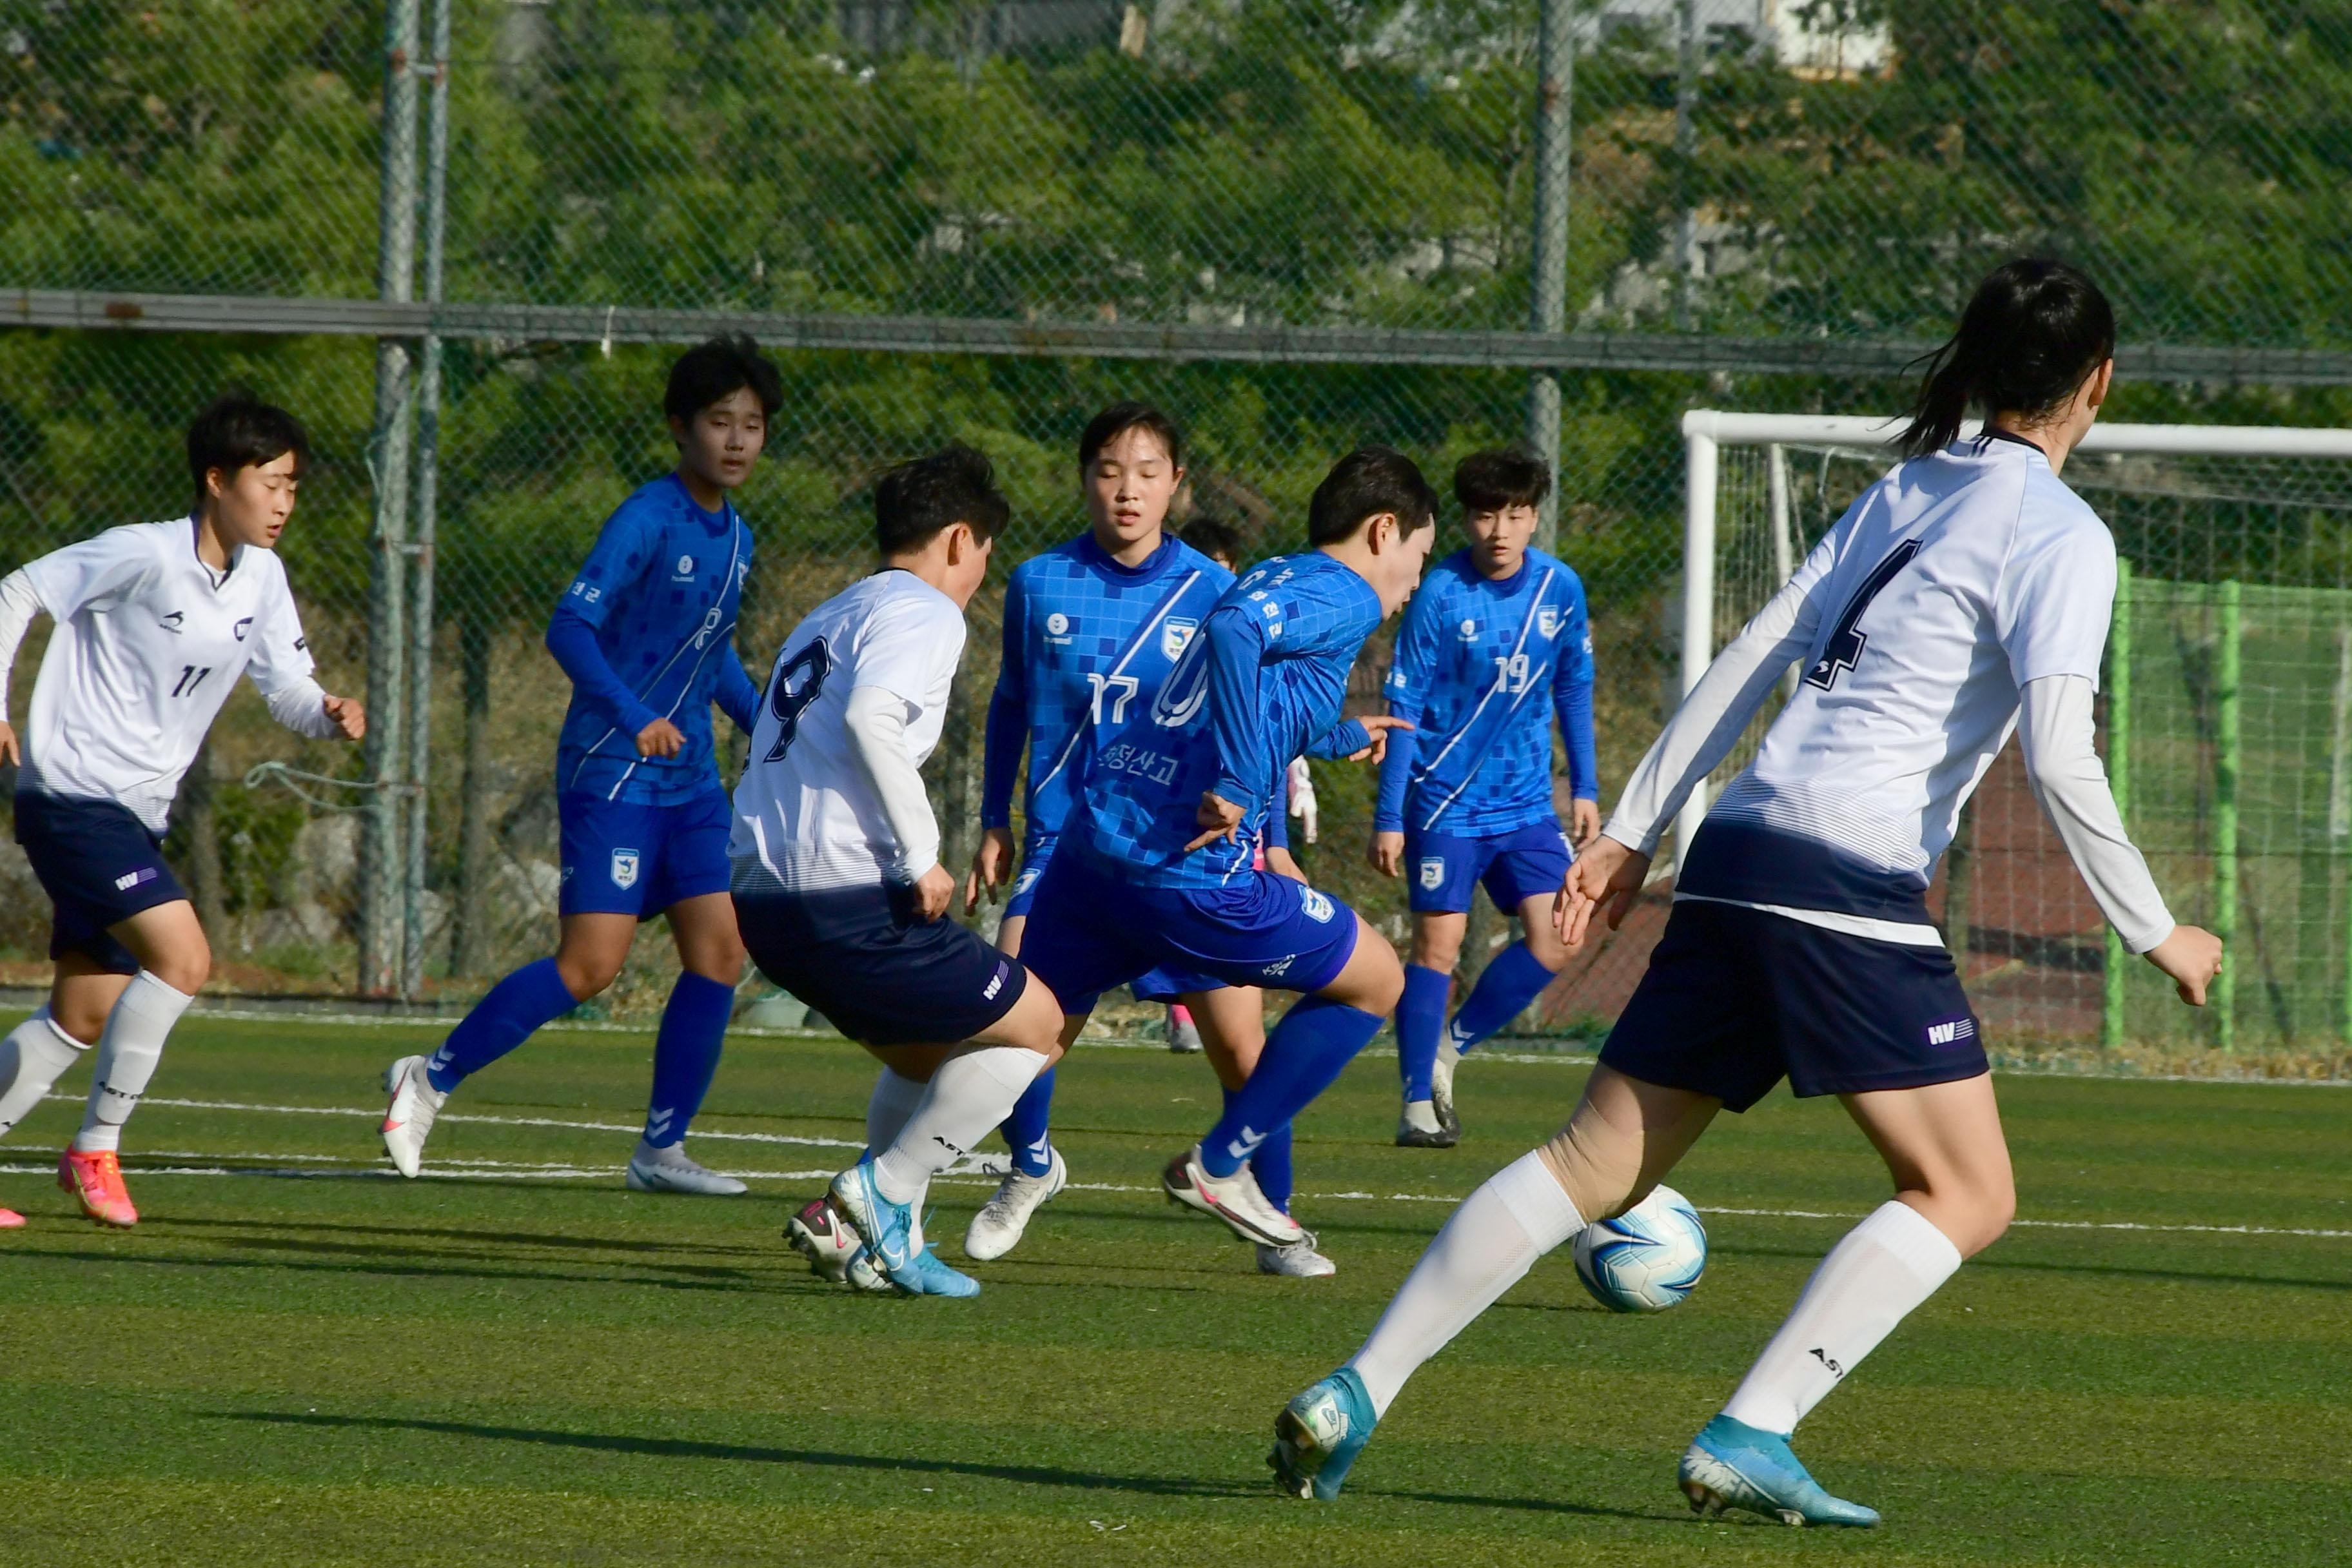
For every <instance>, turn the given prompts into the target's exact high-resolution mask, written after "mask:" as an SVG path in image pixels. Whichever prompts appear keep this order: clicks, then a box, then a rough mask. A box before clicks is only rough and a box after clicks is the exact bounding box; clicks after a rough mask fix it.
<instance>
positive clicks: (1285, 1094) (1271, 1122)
mask: <svg viewBox="0 0 2352 1568" xmlns="http://www.w3.org/2000/svg"><path fill="white" fill-rule="evenodd" d="M1380 1026H1381V1021H1380V1019H1379V1018H1378V1017H1376V1016H1373V1015H1372V1014H1370V1013H1367V1012H1365V1011H1364V1010H1363V1009H1362V1008H1360V1007H1350V1006H1349V1005H1347V1004H1346V1003H1344V1002H1334V1001H1331V1000H1330V999H1328V997H1323V996H1302V997H1300V998H1299V999H1298V1002H1297V1005H1294V1006H1293V1007H1292V1008H1291V1009H1290V1011H1289V1012H1287V1013H1286V1014H1284V1015H1283V1016H1282V1022H1280V1023H1278V1024H1276V1026H1274V1033H1272V1034H1271V1035H1268V1036H1267V1037H1266V1039H1265V1051H1264V1052H1263V1053H1262V1054H1260V1056H1259V1057H1258V1058H1257V1070H1256V1071H1255V1072H1253V1073H1251V1074H1250V1079H1249V1081H1248V1082H1247V1083H1245V1084H1244V1085H1242V1086H1241V1088H1239V1089H1235V1090H1234V1092H1233V1097H1232V1098H1231V1099H1230V1100H1227V1101H1226V1103H1225V1113H1224V1114H1223V1116H1221V1117H1219V1118H1218V1119H1217V1124H1216V1125H1215V1126H1214V1127H1212V1128H1210V1129H1209V1135H1208V1136H1207V1137H1205V1138H1203V1139H1202V1140H1201V1168H1202V1170H1204V1171H1206V1172H1208V1173H1209V1174H1211V1175H1213V1176H1217V1177H1220V1178H1222V1177H1225V1176H1230V1175H1232V1174H1233V1173H1234V1172H1235V1171H1238V1170H1240V1169H1241V1168H1242V1162H1243V1161H1244V1160H1246V1159H1248V1158H1249V1157H1250V1155H1252V1154H1253V1153H1255V1152H1256V1151H1257V1147H1258V1145H1259V1144H1260V1143H1262V1142H1265V1139H1266V1138H1267V1137H1269V1136H1271V1135H1272V1134H1273V1132H1274V1131H1275V1129H1276V1128H1278V1127H1283V1126H1286V1125H1287V1124H1288V1123H1289V1122H1291V1121H1295V1120H1296V1119H1297V1115H1298V1113H1299V1112H1300V1111H1302V1110H1306V1109H1307V1107H1308V1106H1309V1105H1312V1104H1313V1103H1314V1102H1315V1097H1316V1096H1317V1095H1318V1094H1321V1093H1322V1092H1323V1091H1324V1090H1325V1089H1328V1088H1330V1087H1331V1083H1332V1080H1333V1079H1337V1078H1338V1077H1339V1074H1340V1073H1341V1072H1342V1071H1343V1070H1344V1069H1345V1068H1347V1065H1348V1064H1349V1062H1351V1061H1353V1060H1355V1059H1356V1053H1357V1052H1359V1051H1360V1050H1362V1049H1363V1048H1364V1047H1366V1046H1367V1045H1369V1044H1370V1043H1371V1038H1372V1036H1373V1034H1374V1033H1376V1032H1377V1031H1378V1030H1379V1028H1380Z"/></svg>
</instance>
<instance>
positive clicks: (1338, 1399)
mask: <svg viewBox="0 0 2352 1568" xmlns="http://www.w3.org/2000/svg"><path fill="white" fill-rule="evenodd" d="M1379 1423H1380V1417H1379V1416H1377V1415H1373V1414H1372V1396H1371V1394H1369V1393H1368V1392H1366V1390H1365V1388H1364V1380H1363V1379H1362V1378H1360V1377H1359V1376H1357V1375H1356V1369H1355V1368H1353V1367H1350V1366H1343V1367H1341V1368H1340V1369H1339V1371H1337V1372H1335V1373H1332V1374H1331V1375H1330V1376H1328V1377H1327V1378H1325V1379H1324V1380H1323V1381H1322V1382H1320V1383H1318V1384H1316V1385H1315V1386H1314V1387H1312V1388H1310V1389H1308V1390H1307V1392H1306V1393H1304V1394H1300V1395H1298V1397H1297V1398H1296V1399H1293V1400H1292V1401H1291V1402H1290V1403H1289V1404H1288V1405H1284V1406H1283V1407H1282V1414H1281V1415H1277V1416H1276V1417H1275V1418H1274V1452H1273V1453H1272V1454H1270V1455H1268V1456H1267V1457H1266V1461H1265V1462H1266V1463H1267V1464H1269V1465H1271V1466H1273V1467H1274V1473H1275V1478H1276V1485H1278V1486H1280V1487H1281V1488H1282V1489H1283V1490H1284V1491H1285V1492H1287V1493H1288V1494H1290V1495H1291V1496H1293V1497H1297V1498H1313V1499H1314V1500H1317V1501H1318V1502H1329V1501H1331V1500H1333V1499H1335V1498H1337V1497H1338V1496H1339V1485H1340V1483H1341V1482H1343V1481H1345V1480H1346V1479H1348V1467H1349V1466H1350V1465H1352V1464H1354V1463H1355V1462H1356V1456H1357V1455H1359V1454H1360V1453H1362V1452H1363V1451H1364V1445H1365V1444H1366V1443H1369V1442H1370V1441H1371V1437H1372V1428H1373V1427H1374V1426H1377V1425H1379Z"/></svg>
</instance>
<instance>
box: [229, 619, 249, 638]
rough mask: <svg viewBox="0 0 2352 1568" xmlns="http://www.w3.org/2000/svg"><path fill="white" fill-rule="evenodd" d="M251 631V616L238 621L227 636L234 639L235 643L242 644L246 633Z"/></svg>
mask: <svg viewBox="0 0 2352 1568" xmlns="http://www.w3.org/2000/svg"><path fill="white" fill-rule="evenodd" d="M251 630H253V617H252V616H246V617H245V618H244V619H242V620H240V621H238V622H237V623H236V625H235V626H231V627H230V628H229V635H230V636H231V637H235V638H236V640H237V641H239V642H243V641H244V640H245V635H246V633H247V632H249V631H251Z"/></svg>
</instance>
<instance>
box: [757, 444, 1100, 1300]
mask: <svg viewBox="0 0 2352 1568" xmlns="http://www.w3.org/2000/svg"><path fill="white" fill-rule="evenodd" d="M874 511H875V534H876V539H877V543H878V544H879V546H880V550H881V554H882V566H883V569H882V570H881V571H880V572H877V574H874V575H873V576H871V577H868V578H866V580H865V581H863V582H861V583H858V584H854V585H853V586H851V587H849V588H847V589H845V590H844V591H843V592H841V593H839V594H836V595H834V596H833V597H832V598H830V599H828V600H826V601H825V602H824V604H822V605H818V606H817V607H816V608H815V609H814V610H813V611H811V612H810V613H809V616H808V618H807V619H806V620H803V622H801V624H800V625H799V626H796V627H794V628H793V634H792V636H790V637H787V638H785V639H784V646H783V648H782V651H781V652H780V653H778V654H777V656H776V664H775V668H774V670H773V672H772V674H771V675H770V676H769V678H768V690H767V696H766V699H765V700H763V701H762V703H761V710H760V719H759V722H758V724H757V725H756V726H754V727H753V729H752V731H751V760H750V762H749V763H747V764H746V766H745V767H744V770H743V776H742V778H741V780H740V782H739V783H738V784H736V787H735V825H734V828H733V831H732V833H731V834H730V837H729V839H728V845H727V855H728V859H729V861H730V863H731V868H732V869H731V880H732V888H733V892H734V896H735V910H736V920H737V924H738V927H739V928H740V931H742V933H743V943H744V946H745V947H746V948H748V949H749V950H750V952H751V958H752V961H753V962H754V963H757V964H759V966H760V969H761V973H764V974H766V975H767V977H768V978H769V979H771V980H772V981H774V982H775V983H776V984H779V985H781V986H782V987H783V988H784V989H785V990H787V991H790V992H791V993H792V994H793V995H795V996H798V997H799V998H800V999H801V1000H802V1001H803V1002H806V1003H808V1004H809V1005H811V1006H813V1007H814V1008H815V1009H816V1010H817V1011H818V1012H820V1013H822V1014H823V1015H824V1016H825V1018H826V1019H827V1020H828V1021H830V1022H831V1023H832V1024H833V1026H835V1028H837V1029H839V1030H840V1031H841V1032H842V1033H843V1034H845V1035H847V1036H848V1037H850V1038H852V1039H854V1040H856V1041H857V1042H858V1043H859V1044H861V1045H863V1046H865V1047H866V1049H868V1050H869V1051H871V1052H873V1053H874V1055H875V1056H876V1057H877V1058H880V1059H881V1061H882V1062H883V1064H884V1071H883V1073H882V1076H881V1080H880V1082H879V1083H878V1084H877V1088H876V1089H875V1093H874V1097H873V1100H872V1103H871V1104H870V1106H869V1107H868V1109H867V1111H866V1157H865V1158H864V1159H862V1160H860V1161H859V1162H858V1163H856V1165H855V1166H853V1167H852V1168H851V1169H849V1170H847V1171H845V1172H843V1173H841V1174H840V1175H839V1176H836V1177H835V1178H834V1182H833V1185H832V1187H831V1189H830V1192H829V1193H828V1195H827V1197H826V1198H824V1199H820V1200H818V1201H817V1202H816V1203H814V1204H811V1205H809V1206H808V1207H807V1208H805V1209H803V1211H802V1212H801V1213H800V1215H797V1216H795V1218H794V1219H793V1222H792V1232H791V1233H792V1235H793V1242H794V1245H795V1246H797V1247H800V1248H801V1249H802V1250H803V1252H805V1253H807V1254H809V1256H810V1259H811V1262H812V1263H813V1264H814V1265H815V1266H816V1267H817V1268H819V1269H820V1271H822V1272H824V1273H826V1274H828V1275H829V1276H830V1277H832V1278H835V1279H839V1278H842V1277H843V1276H844V1273H845V1272H847V1273H848V1274H849V1277H850V1278H851V1279H852V1280H853V1282H856V1283H878V1282H879V1281H878V1280H877V1271H878V1276H879V1279H884V1280H887V1282H888V1286H889V1287H890V1288H895V1289H898V1290H899V1291H900V1292H901V1293H903V1294H906V1295H910V1296H971V1295H976V1294H978V1293H979V1290H980V1286H979V1284H978V1282H977V1281H975V1280H973V1279H971V1278H969V1277H968V1276H966V1275H963V1274H960V1273H958V1272H957V1271H956V1270H954V1269H952V1268H949V1267H948V1266H947V1265H946V1264H945V1263H942V1262H940V1258H939V1255H938V1253H936V1252H934V1251H932V1250H931V1249H930V1248H929V1247H927V1246H926V1245H924V1241H923V1237H922V1227H921V1214H922V1200H923V1196H924V1194H925V1193H926V1192H927V1191H928V1190H929V1185H930V1180H931V1177H932V1176H934V1175H936V1174H937V1173H940V1171H943V1170H945V1169H947V1167H948V1166H949V1165H950V1164H952V1163H954V1162H955V1161H956V1160H957V1159H959V1158H960V1157H961V1156H962V1154H963V1153H964V1152H966V1151H967V1150H969V1149H971V1147H972V1145H973V1144H975V1143H977V1142H980V1140H981V1139H982V1138H984V1137H986V1136H987V1135H988V1134H989V1133H990V1132H992V1131H994V1130H995V1129H996V1126H997V1124H998V1123H999V1122H1001V1121H1003V1120H1004V1117H1005V1114H1006V1113H1007V1112H1008V1111H1010V1110H1012V1109H1013V1101H1014V1100H1016V1099H1017V1098H1019V1096H1020V1094H1021V1092H1022V1090H1024V1089H1026V1088H1028V1087H1029V1084H1030V1082H1031V1080H1032V1079H1034V1078H1035V1077H1036V1076H1037V1075H1038V1074H1039V1073H1041V1072H1043V1071H1044V1070H1045V1068H1048V1067H1050V1066H1051V1065H1052V1064H1053V1062H1054V1061H1055V1058H1058V1057H1059V1056H1060V1055H1061V1046H1060V1041H1059V1037H1060V1034H1061V1032H1062V1009H1061V1005H1060V1004H1059V1003H1058V1002H1056V1001H1055V998H1054V995H1053V993H1051V992H1050V991H1048V990H1046V988H1045V986H1044V985H1042V984H1034V983H1033V982H1032V981H1031V980H1030V977H1029V974H1028V972H1027V971H1026V970H1025V969H1024V968H1023V967H1022V965H1021V961H1020V960H1018V959H1016V958H1013V957H1012V956H1010V955H1008V954H1005V953H1001V952H997V951H996V950H995V949H994V948H992V947H991V946H989V945H988V944H987V943H986V942H983V941H982V940H981V939H980V937H979V936H978V935H977V934H975V933H974V932H972V931H969V930H967V929H966V928H965V927H963V926H961V925H958V924H957V923H956V922H955V921H951V920H949V919H947V918H946V916H947V913H948V905H949V901H950V900H951V899H952V898H953V897H954V894H955V878H954V877H953V876H952V875H950V873H949V872H948V870H947V868H945V867H943V866H941V865H940V830H939V824H938V822H937V821H936V820H935V819H934V818H933V816H932V815H931V806H930V800H929V796H928V795H926V793H925V791H924V789H923V780H922V774H921V773H920V771H919V770H920V769H921V767H922V764H923V762H924V760H925V759H926V758H928V757H929V755H930V754H931V749H932V748H933V747H934V746H936V745H938V744H939V740H940V726H941V725H942V724H943V723H944V722H945V721H946V719H947V706H948V694H949V690H950V687H952V686H953V684H954V682H955V672H956V666H957V664H958V663H959V662H960V661H961V658H962V657H963V644H964V621H963V610H964V606H965V605H967V604H969V603H970V602H971V596H972V595H973V594H974V593H975V592H977V591H978V590H979V588H980V584H981V583H982V580H983V579H984V578H985V577H986V576H987V574H988V558H989V553H990V551H991V548H992V545H993V544H994V542H995V538H996V535H997V534H998V533H999V532H1001V531H1003V527H1004V524H1005V521H1006V519H1007V518H1008V516H1009V515H1010V510H1009V508H1008V507H1007V506H1006V504H1005V500H1004V497H1003V495H1002V494H1001V493H999V491H998V490H997V489H996V485H995V479H994V476H993V474H992V471H991V470H990V468H989V463H988V459H987V458H984V457H982V455H981V454H980V453H978V452H975V451H973V450H972V449H971V447H949V448H947V449H946V450H945V451H942V452H939V453H936V454H934V455H933V456H931V457H929V458H919V459H917V460H916V461H914V462H910V463H903V464H901V465H899V466H898V468H893V469H891V470H890V471H889V472H888V473H887V474H885V475H883V476H882V479H881V482H880V483H879V484H878V485H877V487H876V489H875V492H874ZM844 1221H846V1224H847V1226H849V1227H851V1228H854V1230H855V1232H856V1236H857V1237H858V1238H859V1239H860V1240H861V1241H862V1242H863V1244H864V1247H865V1252H864V1255H863V1257H862V1258H856V1257H853V1256H852V1255H849V1254H846V1253H845V1252H843V1251H842V1250H840V1249H838V1248H837V1247H835V1245H834V1243H835V1238H836V1237H841V1236H842V1235H843V1222H844ZM861 1265H862V1266H865V1267H859V1266H861Z"/></svg>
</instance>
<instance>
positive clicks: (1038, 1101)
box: [999, 1068, 1054, 1176]
mask: <svg viewBox="0 0 2352 1568" xmlns="http://www.w3.org/2000/svg"><path fill="white" fill-rule="evenodd" d="M1053 1115H1054V1069H1053V1068H1046V1069H1045V1071H1044V1072H1041V1073H1039V1074H1038V1075H1037V1076H1036V1077H1035V1078H1034V1079H1030V1081H1029V1087H1028V1088H1027V1089H1023V1090H1022V1091H1021V1098H1020V1099H1018V1100H1014V1101H1013V1114H1012V1115H1010V1116H1007V1117H1006V1118H1005V1119H1004V1125H1003V1127H1002V1128H1001V1129H999V1131H1002V1132H1003V1134H1004V1146H1005V1147H1006V1148H1008V1149H1010V1150H1012V1151H1013V1169H1014V1170H1016V1171H1018V1172H1020V1173H1022V1174H1023V1175H1024V1176H1042V1175H1044V1174H1045V1173H1046V1172H1048V1171H1050V1170H1052V1169H1053V1168H1054V1142H1053V1137H1052V1134H1051V1133H1050V1132H1049V1131H1047V1124H1048V1123H1049V1122H1050V1121H1052V1120H1053Z"/></svg>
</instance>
